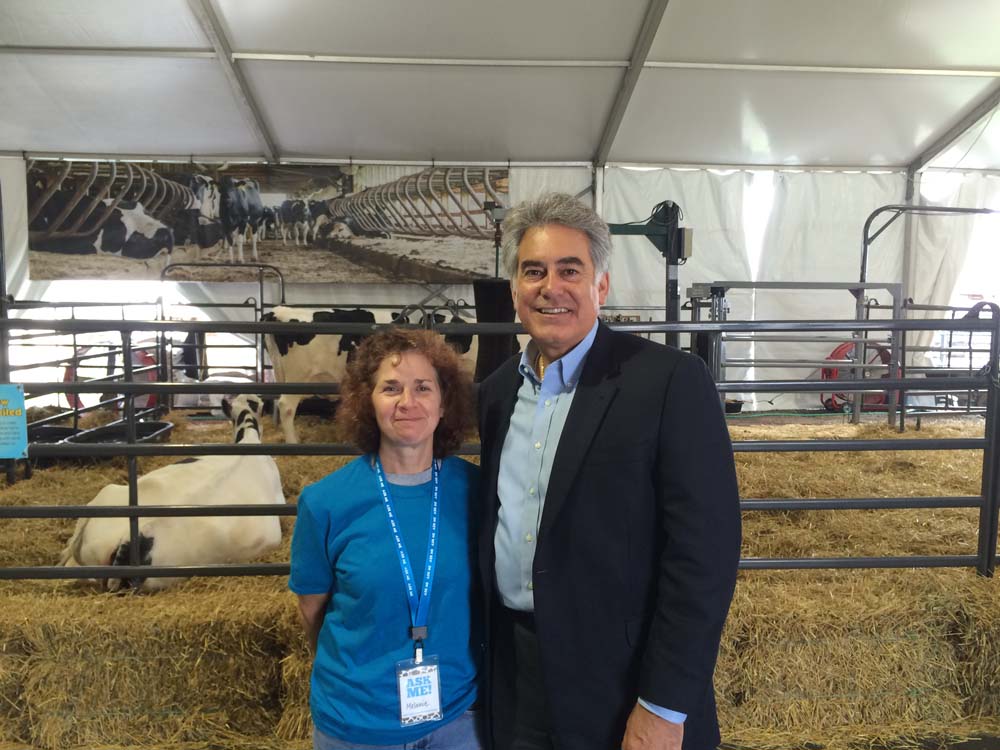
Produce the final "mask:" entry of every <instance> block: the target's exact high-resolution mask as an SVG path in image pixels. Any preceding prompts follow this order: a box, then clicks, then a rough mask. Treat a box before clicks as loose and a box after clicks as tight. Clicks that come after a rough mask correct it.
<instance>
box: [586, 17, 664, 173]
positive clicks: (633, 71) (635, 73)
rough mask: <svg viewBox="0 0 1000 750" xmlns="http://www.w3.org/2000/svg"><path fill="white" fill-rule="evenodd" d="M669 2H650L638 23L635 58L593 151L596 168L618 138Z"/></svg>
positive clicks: (634, 47)
mask: <svg viewBox="0 0 1000 750" xmlns="http://www.w3.org/2000/svg"><path fill="white" fill-rule="evenodd" d="M668 2H670V0H650V2H649V6H648V7H647V8H646V15H645V17H644V18H643V19H642V25H641V26H640V27H639V35H638V37H637V38H636V40H635V45H633V47H632V59H631V60H630V62H629V66H628V70H626V71H625V77H624V79H623V80H622V85H621V87H620V88H619V89H618V96H616V97H615V103H614V104H613V105H612V107H611V113H610V114H609V115H608V119H607V122H605V124H604V132H603V133H602V134H601V140H600V142H599V143H598V145H597V152H596V153H595V154H594V166H595V167H596V168H597V169H600V168H602V167H603V166H604V164H605V163H606V162H607V160H608V154H610V153H611V146H612V145H613V144H614V142H615V136H616V135H618V128H619V127H621V124H622V118H624V117H625V110H626V109H628V103H629V100H630V99H631V98H632V92H633V91H635V85H636V83H638V82H639V75H640V74H641V73H642V68H643V65H645V63H646V57H647V56H648V55H649V49H650V47H652V46H653V39H655V38H656V32H657V31H659V30H660V21H661V20H663V13H664V11H666V9H667V3H668Z"/></svg>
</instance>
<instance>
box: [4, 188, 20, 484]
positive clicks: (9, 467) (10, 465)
mask: <svg viewBox="0 0 1000 750" xmlns="http://www.w3.org/2000/svg"><path fill="white" fill-rule="evenodd" d="M0 188H2V186H0ZM7 303H8V300H7V253H6V247H5V245H4V236H3V190H2V189H0V321H3V324H2V325H0V382H3V383H9V382H10V359H9V358H8V352H9V347H10V331H9V330H8V329H7V324H6V321H7V314H8V312H7V310H8V307H7ZM4 470H5V473H6V475H7V484H14V482H15V481H17V461H15V460H14V459H10V460H7V461H5V462H4Z"/></svg>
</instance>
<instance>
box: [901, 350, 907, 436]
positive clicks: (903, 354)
mask: <svg viewBox="0 0 1000 750" xmlns="http://www.w3.org/2000/svg"><path fill="white" fill-rule="evenodd" d="M899 377H901V378H905V377H906V331H899ZM905 430H906V392H905V391H901V392H900V400H899V431H900V432H904V431H905Z"/></svg>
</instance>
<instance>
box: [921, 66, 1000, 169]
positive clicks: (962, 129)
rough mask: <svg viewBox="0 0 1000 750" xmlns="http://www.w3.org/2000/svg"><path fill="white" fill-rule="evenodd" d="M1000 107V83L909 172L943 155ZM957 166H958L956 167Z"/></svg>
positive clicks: (936, 142)
mask: <svg viewBox="0 0 1000 750" xmlns="http://www.w3.org/2000/svg"><path fill="white" fill-rule="evenodd" d="M998 106H1000V81H997V82H996V84H994V86H993V88H991V89H990V90H989V92H988V93H987V94H986V96H985V97H983V99H982V100H980V102H979V103H978V104H977V105H976V106H974V107H973V108H972V109H971V110H969V112H967V113H966V114H965V115H963V116H962V117H961V119H959V121H958V122H956V123H955V124H954V125H952V126H951V127H950V128H948V130H947V132H945V134H944V135H942V136H941V137H940V138H938V139H937V140H936V141H934V142H933V143H932V144H931V145H930V146H928V147H927V148H925V149H924V150H923V151H921V152H920V154H918V155H917V157H916V158H915V159H914V160H913V161H912V162H910V165H909V170H910V171H911V172H917V171H919V170H921V169H923V168H924V167H926V166H927V165H928V164H930V163H931V162H932V161H934V159H936V158H937V157H938V156H940V155H941V154H943V153H944V152H945V150H946V149H947V148H948V147H949V146H951V144H953V143H954V142H955V141H957V140H958V139H959V138H961V137H962V136H963V135H965V133H966V132H968V131H969V130H970V129H971V128H972V127H973V126H975V124H976V123H977V122H979V121H980V120H982V119H983V118H984V117H986V116H987V115H988V114H989V113H990V112H991V111H992V110H993V109H996V107H998ZM956 166H957V165H956Z"/></svg>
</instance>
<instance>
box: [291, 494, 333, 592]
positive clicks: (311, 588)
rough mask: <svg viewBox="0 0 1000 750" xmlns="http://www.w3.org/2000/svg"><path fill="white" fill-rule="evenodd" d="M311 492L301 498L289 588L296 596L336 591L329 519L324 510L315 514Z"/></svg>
mask: <svg viewBox="0 0 1000 750" xmlns="http://www.w3.org/2000/svg"><path fill="white" fill-rule="evenodd" d="M308 489H309V488H306V489H305V490H303V491H302V494H301V495H300V496H299V504H298V506H299V509H298V515H297V516H296V519H295V530H294V532H292V566H291V567H292V570H291V574H290V575H289V576H288V588H290V589H291V590H292V591H294V592H295V593H296V594H328V593H330V591H331V589H332V588H333V565H332V563H331V561H330V558H329V555H328V553H327V536H328V535H329V531H330V518H329V515H328V514H327V513H325V512H323V509H322V508H321V509H320V510H319V512H318V513H317V512H314V511H313V508H312V504H311V502H310V498H309V492H308Z"/></svg>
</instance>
